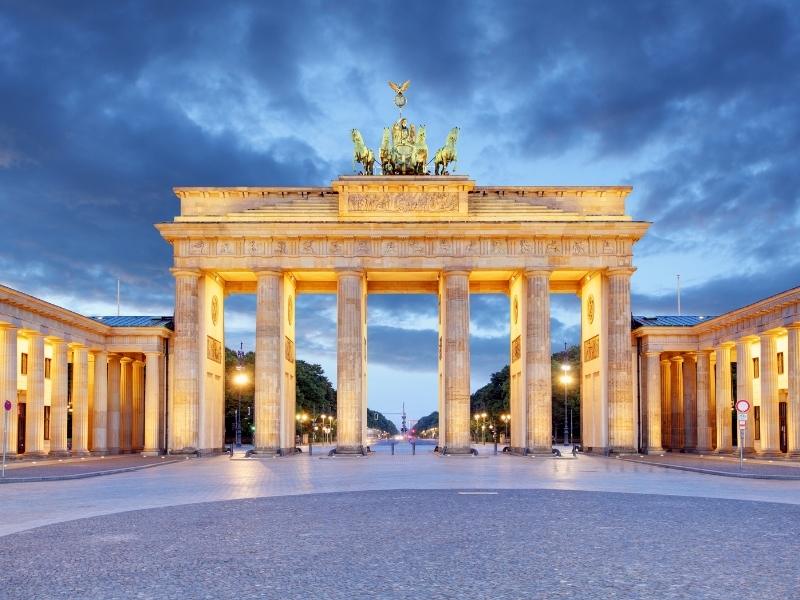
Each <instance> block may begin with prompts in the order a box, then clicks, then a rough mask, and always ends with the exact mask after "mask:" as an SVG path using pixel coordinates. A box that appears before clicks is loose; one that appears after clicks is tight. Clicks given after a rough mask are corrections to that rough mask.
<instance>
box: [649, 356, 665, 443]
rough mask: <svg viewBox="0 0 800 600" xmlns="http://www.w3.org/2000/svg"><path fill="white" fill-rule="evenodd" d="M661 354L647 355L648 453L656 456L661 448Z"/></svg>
mask: <svg viewBox="0 0 800 600" xmlns="http://www.w3.org/2000/svg"><path fill="white" fill-rule="evenodd" d="M660 362H661V353H660V352H647V353H645V372H646V376H647V379H645V389H646V396H645V401H646V402H647V452H648V453H652V454H655V453H657V452H661V451H663V448H662V447H661V364H660Z"/></svg>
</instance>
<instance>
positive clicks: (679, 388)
mask: <svg viewBox="0 0 800 600" xmlns="http://www.w3.org/2000/svg"><path fill="white" fill-rule="evenodd" d="M683 423H684V414H683V356H682V355H680V354H678V355H676V356H673V357H672V433H671V440H672V449H673V450H683V447H684V439H683Z"/></svg>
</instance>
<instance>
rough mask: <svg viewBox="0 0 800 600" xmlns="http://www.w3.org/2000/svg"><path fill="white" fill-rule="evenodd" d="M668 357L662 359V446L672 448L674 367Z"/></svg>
mask: <svg viewBox="0 0 800 600" xmlns="http://www.w3.org/2000/svg"><path fill="white" fill-rule="evenodd" d="M671 364H672V363H671V362H670V360H669V359H668V358H664V359H662V360H661V446H662V448H665V449H666V448H669V449H672V391H671V390H672V369H671Z"/></svg>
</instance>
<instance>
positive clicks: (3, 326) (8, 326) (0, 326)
mask: <svg viewBox="0 0 800 600" xmlns="http://www.w3.org/2000/svg"><path fill="white" fill-rule="evenodd" d="M798 327H800V325H798ZM0 329H19V327H18V326H17V325H14V324H13V323H0Z"/></svg>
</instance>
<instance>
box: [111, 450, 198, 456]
mask: <svg viewBox="0 0 800 600" xmlns="http://www.w3.org/2000/svg"><path fill="white" fill-rule="evenodd" d="M120 454H122V452H120ZM167 454H181V455H191V454H194V455H195V456H196V455H197V454H198V451H197V448H173V449H171V450H169V451H168V452H167Z"/></svg>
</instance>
